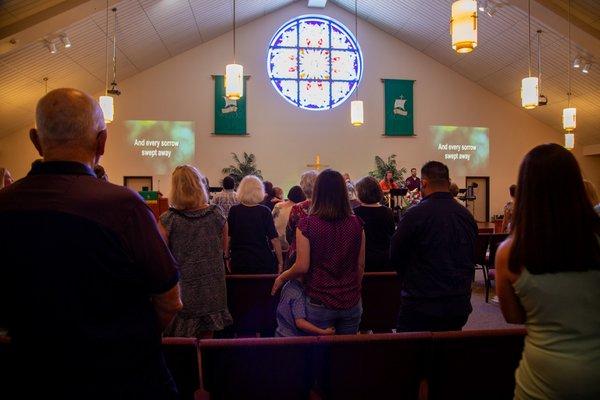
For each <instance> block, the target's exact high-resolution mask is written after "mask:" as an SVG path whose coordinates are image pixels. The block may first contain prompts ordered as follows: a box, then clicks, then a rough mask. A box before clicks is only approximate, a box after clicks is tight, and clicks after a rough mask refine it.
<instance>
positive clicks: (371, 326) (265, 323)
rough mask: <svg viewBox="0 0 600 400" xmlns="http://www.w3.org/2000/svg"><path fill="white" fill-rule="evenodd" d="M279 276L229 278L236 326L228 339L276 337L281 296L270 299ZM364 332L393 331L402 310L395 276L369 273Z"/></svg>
mask: <svg viewBox="0 0 600 400" xmlns="http://www.w3.org/2000/svg"><path fill="white" fill-rule="evenodd" d="M276 277H277V275H227V277H226V282H227V301H228V307H229V311H230V313H231V315H232V317H233V325H232V326H231V327H229V328H228V329H227V331H226V332H225V334H224V335H225V336H242V337H243V336H246V337H247V336H255V334H256V333H260V335H261V336H263V337H264V336H273V334H274V333H275V329H276V328H277V320H276V311H277V304H278V303H279V293H278V294H277V295H276V296H271V288H272V286H273V282H274V281H275V278H276ZM362 287H363V289H362V301H363V314H362V320H361V324H360V329H361V331H368V330H373V331H375V332H382V331H391V330H392V329H394V328H395V327H396V319H397V317H398V311H399V309H400V281H399V280H398V278H397V275H396V273H395V272H367V273H365V275H364V277H363V282H362Z"/></svg>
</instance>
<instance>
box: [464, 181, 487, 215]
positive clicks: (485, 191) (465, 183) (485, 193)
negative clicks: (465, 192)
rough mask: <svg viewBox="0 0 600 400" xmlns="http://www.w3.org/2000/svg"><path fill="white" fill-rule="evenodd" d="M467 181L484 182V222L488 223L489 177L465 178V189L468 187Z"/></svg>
mask: <svg viewBox="0 0 600 400" xmlns="http://www.w3.org/2000/svg"><path fill="white" fill-rule="evenodd" d="M469 179H483V180H485V183H486V185H485V186H486V187H485V221H481V222H490V177H489V176H465V187H467V186H468V184H467V182H468V181H469Z"/></svg>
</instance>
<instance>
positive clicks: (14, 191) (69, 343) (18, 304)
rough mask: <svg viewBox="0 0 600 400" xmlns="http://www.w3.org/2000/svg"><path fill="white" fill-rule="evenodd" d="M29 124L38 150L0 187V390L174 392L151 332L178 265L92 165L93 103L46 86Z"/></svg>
mask: <svg viewBox="0 0 600 400" xmlns="http://www.w3.org/2000/svg"><path fill="white" fill-rule="evenodd" d="M36 125H37V129H32V130H31V132H30V137H31V140H32V142H33V144H34V145H35V147H36V149H37V150H38V151H39V153H40V155H41V156H42V157H43V160H42V161H37V162H35V163H34V164H33V165H32V169H31V171H30V172H29V174H28V175H27V176H26V177H25V178H23V179H21V180H19V181H17V182H15V183H14V184H13V185H11V186H10V187H8V188H5V189H3V190H0V222H1V223H0V227H1V228H0V243H2V245H3V247H4V248H6V249H8V251H7V252H6V254H5V257H4V259H3V261H2V262H1V263H0V322H1V323H2V324H3V325H4V326H6V327H7V328H8V332H9V335H10V336H11V338H12V343H11V346H12V349H13V351H14V353H15V356H16V357H15V361H16V363H15V364H12V365H11V370H10V372H11V373H12V374H15V377H11V378H9V377H7V376H3V377H2V378H4V380H3V381H2V382H3V384H2V385H0V398H17V397H18V398H41V397H48V398H56V399H74V398H77V399H100V398H101V399H170V398H174V397H175V396H176V395H177V394H176V388H175V386H174V384H173V381H172V379H171V376H170V374H169V371H168V370H167V368H166V365H165V361H164V359H163V357H162V354H161V331H162V328H163V327H164V326H165V325H166V324H167V323H168V322H169V321H170V320H171V319H172V317H173V316H174V314H175V312H176V311H177V310H178V309H180V308H181V300H180V296H179V285H178V280H179V273H178V270H177V268H176V265H175V260H174V259H173V257H172V255H171V253H170V252H169V249H168V248H167V246H166V244H165V242H164V241H163V240H162V238H161V237H160V234H159V232H158V228H157V226H156V221H155V220H154V217H153V216H152V213H151V212H150V210H149V208H148V207H147V206H146V205H145V204H144V202H143V200H142V198H141V197H140V196H139V195H137V194H135V193H134V192H131V191H130V190H128V189H126V188H124V187H120V186H116V185H113V184H110V183H108V182H105V181H102V180H99V179H97V178H96V176H95V175H94V172H93V169H92V167H93V165H95V164H96V163H97V162H98V160H99V158H100V156H101V155H102V154H103V153H104V144H105V141H106V135H107V133H106V127H105V125H104V120H103V116H102V111H101V109H100V107H99V106H98V104H97V103H96V102H95V101H94V100H93V99H92V98H91V97H90V96H88V95H86V94H85V93H82V92H80V91H78V90H74V89H57V90H53V91H51V92H50V93H48V94H47V95H46V96H44V97H43V98H42V99H41V100H40V101H39V103H38V106H37V109H36ZM23 382H25V383H23ZM19 383H20V385H19ZM13 384H14V385H15V387H13V388H11V387H10V386H12V385H13ZM15 390H17V391H15ZM9 393H10V395H9ZM16 393H18V395H17V394H16ZM11 395H14V396H16V397H10V396H11Z"/></svg>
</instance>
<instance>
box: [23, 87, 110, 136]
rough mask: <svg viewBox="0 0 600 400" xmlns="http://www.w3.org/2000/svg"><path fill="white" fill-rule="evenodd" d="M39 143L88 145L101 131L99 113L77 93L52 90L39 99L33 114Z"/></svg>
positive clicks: (100, 110)
mask: <svg viewBox="0 0 600 400" xmlns="http://www.w3.org/2000/svg"><path fill="white" fill-rule="evenodd" d="M35 120H36V125H37V130H38V133H39V135H40V137H41V138H42V140H44V141H47V142H54V143H64V142H88V140H89V139H91V138H92V137H94V136H95V135H96V134H97V133H98V132H100V131H101V130H103V129H105V124H104V117H103V115H102V109H101V108H100V106H99V105H98V103H96V101H95V100H94V99H93V98H92V97H90V96H89V95H88V94H86V93H84V92H82V91H79V90H77V89H55V90H52V91H51V92H49V93H48V94H46V95H45V96H44V97H42V98H41V99H40V101H39V102H38V104H37V107H36V110H35Z"/></svg>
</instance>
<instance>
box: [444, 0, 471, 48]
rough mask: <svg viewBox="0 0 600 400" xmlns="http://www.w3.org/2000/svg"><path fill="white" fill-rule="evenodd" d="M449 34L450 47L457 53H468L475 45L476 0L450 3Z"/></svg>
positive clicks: (460, 0) (459, 0)
mask: <svg viewBox="0 0 600 400" xmlns="http://www.w3.org/2000/svg"><path fill="white" fill-rule="evenodd" d="M450 34H451V35H452V48H453V49H454V50H456V52H457V53H470V52H472V51H473V50H474V49H475V47H477V1H476V0H458V1H455V2H454V3H452V16H451V18H450Z"/></svg>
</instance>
